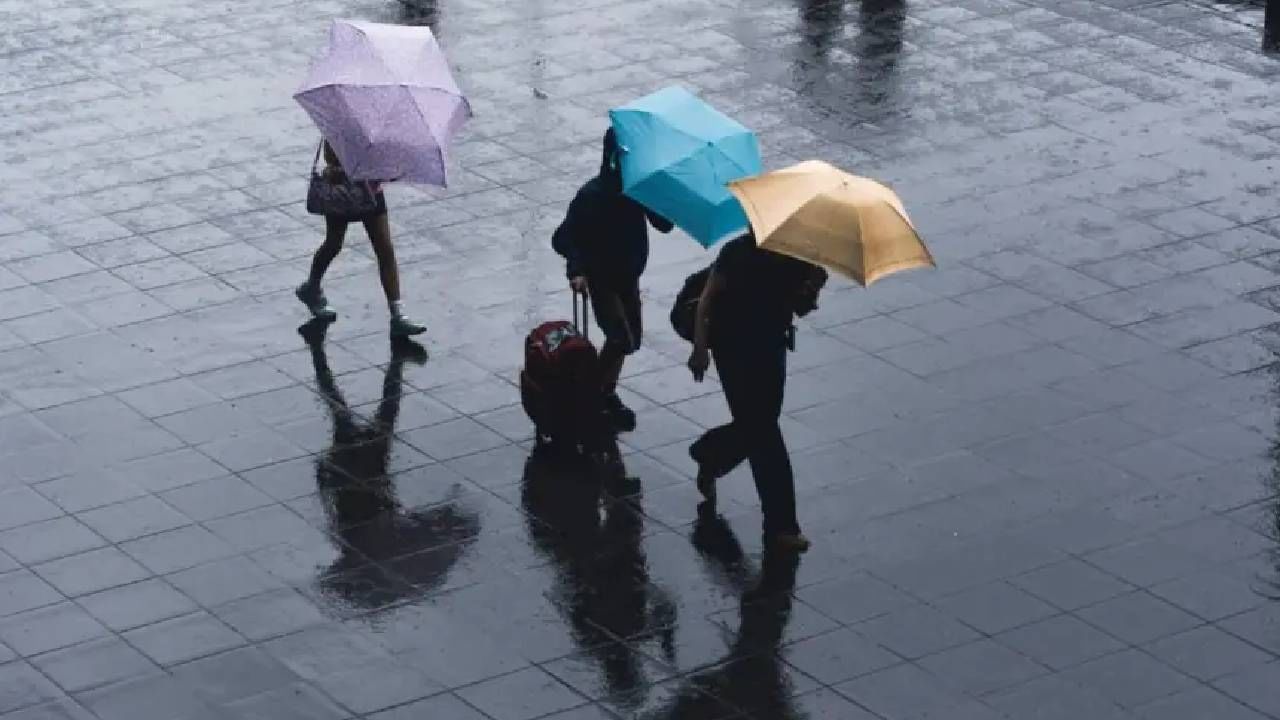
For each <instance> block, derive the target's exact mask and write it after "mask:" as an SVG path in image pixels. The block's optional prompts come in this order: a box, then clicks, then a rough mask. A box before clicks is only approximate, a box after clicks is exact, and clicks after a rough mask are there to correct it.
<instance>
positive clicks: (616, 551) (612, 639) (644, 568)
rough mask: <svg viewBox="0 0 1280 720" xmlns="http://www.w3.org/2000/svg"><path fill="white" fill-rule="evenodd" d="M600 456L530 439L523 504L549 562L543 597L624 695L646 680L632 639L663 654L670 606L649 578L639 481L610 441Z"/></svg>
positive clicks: (671, 622)
mask: <svg viewBox="0 0 1280 720" xmlns="http://www.w3.org/2000/svg"><path fill="white" fill-rule="evenodd" d="M604 458H605V459H603V460H601V459H599V458H597V457H589V456H576V455H575V456H566V455H564V454H560V453H556V452H555V451H554V450H553V449H551V448H543V447H539V448H536V449H535V450H534V451H533V454H532V455H531V456H530V457H529V460H528V462H527V464H526V465H525V475H524V486H523V489H522V505H523V507H524V510H525V513H526V516H527V518H528V524H529V534H530V536H531V538H532V540H533V544H534V547H535V548H537V550H538V551H539V552H540V553H542V554H543V555H545V556H547V557H549V558H550V559H551V560H552V563H553V565H554V567H555V570H556V586H555V588H554V591H553V593H552V595H551V600H552V602H553V603H554V604H555V605H556V607H557V608H559V609H560V611H561V612H562V613H563V614H564V615H565V616H566V617H567V619H568V621H569V623H570V626H571V628H572V631H573V637H574V641H575V643H577V645H578V646H579V647H580V648H583V650H584V651H585V652H586V653H588V654H589V655H591V656H592V657H593V658H594V660H595V661H596V662H598V663H599V665H600V670H601V673H602V675H603V676H604V680H605V684H606V690H607V691H608V694H609V695H610V696H615V697H617V698H619V701H620V702H626V698H627V696H628V695H629V694H631V693H632V691H635V690H638V689H640V688H642V687H644V686H645V685H646V684H647V681H646V678H645V676H644V671H643V668H642V662H641V657H640V656H639V654H638V651H637V650H635V649H633V645H635V644H639V643H643V642H645V641H648V640H655V639H656V640H657V641H658V642H659V644H660V645H661V647H662V648H663V652H664V653H665V654H666V655H667V657H669V658H670V657H672V656H673V653H674V652H675V648H674V645H673V644H672V643H673V633H674V626H675V622H676V610H675V604H674V603H673V602H672V600H671V598H670V597H668V596H667V594H666V592H665V591H664V590H663V589H662V588H660V587H657V586H655V585H653V584H652V583H650V581H649V568H648V560H647V558H646V557H645V554H644V549H643V546H642V545H641V536H642V534H643V532H644V516H643V515H642V514H641V513H640V508H639V502H640V500H639V496H638V495H637V494H635V493H638V492H639V483H638V482H636V481H635V479H634V478H628V477H626V469H625V468H624V467H623V465H622V460H621V458H620V457H619V455H618V453H617V449H616V447H615V448H613V449H612V451H611V452H608V453H605V454H604ZM602 508H603V519H602V517H601V509H602ZM622 639H625V640H627V645H623V644H622V643H621V642H619V640H622Z"/></svg>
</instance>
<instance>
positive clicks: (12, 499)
mask: <svg viewBox="0 0 1280 720" xmlns="http://www.w3.org/2000/svg"><path fill="white" fill-rule="evenodd" d="M0 507H3V508H4V509H3V510H0V529H3V530H8V529H10V528H16V527H19V526H22V525H27V524H30V523H34V522H40V521H41V520H50V519H52V518H56V517H58V516H59V515H62V510H61V509H59V508H58V506H57V505H55V504H53V503H52V502H49V501H48V500H46V499H45V498H44V497H42V496H41V495H40V494H39V493H37V492H35V491H34V490H31V489H30V488H25V487H19V488H13V489H10V490H6V491H5V492H3V493H0Z"/></svg>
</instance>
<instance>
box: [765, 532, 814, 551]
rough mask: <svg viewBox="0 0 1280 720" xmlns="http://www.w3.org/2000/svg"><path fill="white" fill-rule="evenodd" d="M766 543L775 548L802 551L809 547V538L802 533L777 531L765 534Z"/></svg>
mask: <svg viewBox="0 0 1280 720" xmlns="http://www.w3.org/2000/svg"><path fill="white" fill-rule="evenodd" d="M765 544H766V545H768V546H769V547H770V548H771V549H773V550H779V551H782V552H795V553H802V552H805V551H807V550H808V549H809V545H810V543H809V539H808V538H806V537H805V536H804V535H801V534H800V533H776V534H773V535H766V536H765Z"/></svg>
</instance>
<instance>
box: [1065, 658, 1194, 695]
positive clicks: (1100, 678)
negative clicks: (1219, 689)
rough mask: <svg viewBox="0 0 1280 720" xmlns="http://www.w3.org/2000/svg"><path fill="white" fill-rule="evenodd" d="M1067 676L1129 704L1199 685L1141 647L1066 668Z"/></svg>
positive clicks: (1075, 681) (1072, 680)
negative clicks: (1144, 651) (1141, 649)
mask: <svg viewBox="0 0 1280 720" xmlns="http://www.w3.org/2000/svg"><path fill="white" fill-rule="evenodd" d="M1063 677H1064V678H1066V679H1068V680H1070V681H1071V682H1074V683H1077V684H1079V685H1081V686H1082V687H1084V688H1086V689H1088V690H1090V691H1092V692H1096V693H1098V694H1099V695H1102V696H1103V697H1106V698H1109V699H1111V700H1112V701H1113V702H1115V703H1117V704H1118V705H1120V706H1122V707H1126V708H1132V707H1136V706H1138V705H1144V704H1146V703H1149V702H1152V701H1154V700H1157V699H1159V698H1162V697H1167V696H1169V695H1173V694H1174V693H1178V692H1182V691H1184V690H1187V689H1190V688H1191V687H1194V686H1195V685H1196V682H1195V680H1194V679H1192V678H1191V677H1189V676H1187V675H1184V674H1182V673H1180V672H1178V671H1176V670H1174V669H1172V668H1170V667H1169V666H1168V665H1165V664H1164V663H1162V662H1160V661H1159V660H1156V659H1155V658H1153V657H1151V656H1150V655H1147V654H1146V653H1143V652H1141V651H1139V650H1122V651H1120V652H1118V653H1113V654H1111V655H1106V656H1103V657H1100V658H1098V659H1096V660H1090V661H1089V662H1087V663H1084V664H1083V665H1078V666H1076V667H1073V668H1070V669H1068V670H1065V671H1064V672H1063Z"/></svg>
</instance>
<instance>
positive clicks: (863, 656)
mask: <svg viewBox="0 0 1280 720" xmlns="http://www.w3.org/2000/svg"><path fill="white" fill-rule="evenodd" d="M786 657H787V660H786V661H787V663H788V664H789V665H792V666H793V667H795V668H797V669H798V670H800V671H801V672H804V673H805V674H807V675H809V676H811V677H813V678H815V679H817V680H818V681H819V682H822V683H823V684H827V685H834V684H836V683H839V682H842V681H844V680H848V679H851V678H855V677H858V676H861V675H866V674H868V673H870V672H873V671H875V670H880V669H882V668H885V667H888V666H890V665H896V664H898V663H899V662H902V659H901V658H900V657H899V656H898V655H895V654H894V653H892V652H890V651H889V650H887V649H885V648H884V647H882V646H880V645H877V644H876V643H875V642H873V641H871V640H869V639H867V638H866V637H864V636H862V635H860V634H858V633H857V632H854V631H853V630H850V629H847V628H846V629H840V630H836V631H834V632H829V633H825V634H823V635H818V636H817V637H812V638H808V639H805V640H801V641H800V642H797V643H793V644H791V645H789V646H788V647H787V656H786Z"/></svg>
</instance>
